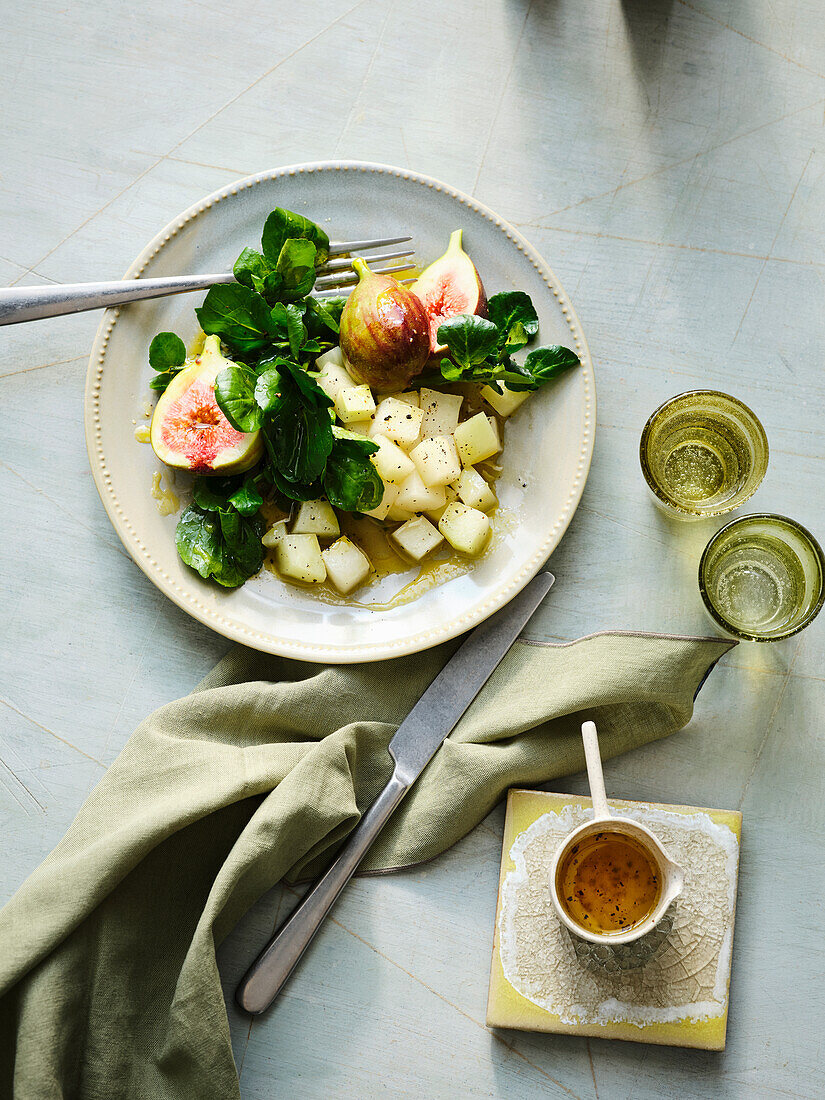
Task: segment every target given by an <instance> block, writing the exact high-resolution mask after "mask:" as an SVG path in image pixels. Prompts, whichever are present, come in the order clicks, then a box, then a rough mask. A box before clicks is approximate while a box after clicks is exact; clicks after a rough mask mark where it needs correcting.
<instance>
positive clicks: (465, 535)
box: [438, 501, 490, 558]
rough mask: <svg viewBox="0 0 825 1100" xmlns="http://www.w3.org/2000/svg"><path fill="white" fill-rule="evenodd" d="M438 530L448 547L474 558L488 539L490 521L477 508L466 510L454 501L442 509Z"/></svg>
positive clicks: (465, 507) (464, 506)
mask: <svg viewBox="0 0 825 1100" xmlns="http://www.w3.org/2000/svg"><path fill="white" fill-rule="evenodd" d="M438 529H439V531H440V532H441V534H442V535H443V536H444V538H445V539H446V540H447V542H449V544H450V546H452V547H454V549H456V550H460V551H461V553H462V554H469V555H470V557H473V558H474V557H476V555H478V554H480V553H481V551H482V550H483V549H484V547H485V545H486V543H487V539H488V538H489V537H490V520H489V519H488V518H487V516H485V514H484V513H483V512H481V511H479V509H478V508H468V507H467V506H466V505H464V504H459V503H458V502H457V501H454V502H453V503H452V504H448V505H447V507H446V508H445V509H444V514H443V515H442V517H441V519H440V520H439V521H438Z"/></svg>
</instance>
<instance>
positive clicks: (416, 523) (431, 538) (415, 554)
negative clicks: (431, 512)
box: [390, 516, 444, 561]
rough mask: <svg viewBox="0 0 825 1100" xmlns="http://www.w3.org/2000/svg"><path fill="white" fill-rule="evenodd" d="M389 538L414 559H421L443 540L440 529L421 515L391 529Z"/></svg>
mask: <svg viewBox="0 0 825 1100" xmlns="http://www.w3.org/2000/svg"><path fill="white" fill-rule="evenodd" d="M390 538H391V539H392V541H393V542H395V543H397V544H398V546H400V547H401V549H402V550H403V551H404V553H405V554H407V555H408V556H409V557H411V558H413V559H414V560H415V561H421V559H422V558H424V557H426V556H427V554H430V553H432V551H433V550H435V548H436V547H437V546H440V545H441V543H442V542H443V541H444V538H443V536H442V534H441V533H440V531H438V530H436V528H435V527H433V525H432V524H431V523H430V521H429V520H428V519H424V517H423V516H418V517H417V518H416V519H409V520H407V522H406V523H402V524H401V526H400V527H398V528H396V530H395V531H393V533H392V534H391V535H390Z"/></svg>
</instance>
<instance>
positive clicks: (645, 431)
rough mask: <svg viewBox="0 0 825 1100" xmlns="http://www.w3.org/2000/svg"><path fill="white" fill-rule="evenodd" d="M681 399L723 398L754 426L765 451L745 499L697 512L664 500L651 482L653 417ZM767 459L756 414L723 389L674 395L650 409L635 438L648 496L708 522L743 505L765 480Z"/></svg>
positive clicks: (762, 433)
mask: <svg viewBox="0 0 825 1100" xmlns="http://www.w3.org/2000/svg"><path fill="white" fill-rule="evenodd" d="M683 397H724V399H725V400H726V401H730V403H731V404H732V405H734V406H738V408H739V409H741V410H742V411H743V412H745V413H747V414H748V416H749V417H751V419H752V420H753V422H754V424H755V425H756V429H757V432H758V434H759V437H760V441H761V443H762V446H763V447H764V448H765V469H764V471H763V472H762V476H761V477H760V478H759V480H758V481H757V482H756V484H755V485H754V487H753V488H752V489H751V491H750V492H749V493H746V494H745V496H743V497H742V498H741V499H740V500H738V501H736V503H735V504H728V503H726V504H725V505H724V506H723V507H720V508H710V509H707V508H703V509H702V510H701V511H699V510H696V509H692V508H685V507H684V505H682V504H676V503H674V501H673V500H671V498H670V497H668V496H667V495H666V494H665V493H664V492H663V491H662V490H661V489H660V487H659V485H658V484H657V483H656V481H655V480H654V477H653V471H652V470H651V467H650V463H649V462H648V460H647V444H648V441H649V439H650V434H651V432H652V431H653V425H654V423H655V421H656V419H657V417H658V416H659V415H660V414H661V413H663V412H664V411H665V409H667V408H668V407H669V406H670V405H673V404H675V403H676V402H677V401H681V400H682V398H683ZM770 456H771V452H770V446H769V444H768V436H767V433H766V432H765V426H764V424H763V423H762V421H761V420H760V419H759V417H758V416H757V415H756V413H755V412H754V411H753V409H752V408H751V407H750V405H746V404H745V402H744V401H742V400H741V399H740V398H738V397H734V396H733V394H730V393H725V392H724V391H723V390H708V389H699V390H685V391H684V392H683V393H677V394H674V395H673V397H669V398H668V399H667V401H663V402H662V404H661V405H659V407H658V408H656V409H654V410H653V412H652V413H651V414H650V416H649V417H648V418H647V420H646V421H645V426H644V427H643V428H642V434H641V436H640V437H639V465H640V466H641V467H642V476H643V477H644V479H645V481H646V482H647V487H648V488H649V489H650V491H651V493H653V495H654V496H655V497H656V498H657V499H658V500H660V501H661V502H662V504H664V505H665V507H666V508H668V509H669V510H670V511H672V512H676V513H678V514H681V515H683V516H691V517H692V518H694V519H712V518H713V517H714V516H724V515H726V514H727V513H728V512H732V511H733V510H734V509H735V508H740V507H741V506H742V505H743V504H745V503H747V501H749V500H750V498H751V497H752V496H753V494H754V493H755V492H756V490H757V489H758V488H759V486H760V485H761V484H762V482H763V481H764V480H765V474H766V473H767V471H768V465H769V463H770Z"/></svg>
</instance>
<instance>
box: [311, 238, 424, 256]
mask: <svg viewBox="0 0 825 1100" xmlns="http://www.w3.org/2000/svg"><path fill="white" fill-rule="evenodd" d="M411 240H412V237H381V238H379V239H378V240H374V241H332V242H331V243H330V246H329V254H330V256H342V255H343V254H344V253H345V252H363V251H364V250H365V249H367V248H385V247H386V246H388V245H391V244H404V242H405V241H411Z"/></svg>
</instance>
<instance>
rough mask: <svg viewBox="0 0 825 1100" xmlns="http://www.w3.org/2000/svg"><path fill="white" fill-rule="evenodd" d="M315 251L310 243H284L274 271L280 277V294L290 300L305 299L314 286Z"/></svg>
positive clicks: (290, 241) (291, 241)
mask: <svg viewBox="0 0 825 1100" xmlns="http://www.w3.org/2000/svg"><path fill="white" fill-rule="evenodd" d="M316 255H317V253H316V249H315V245H314V244H313V243H312V241H304V240H299V241H293V240H289V241H285V242H284V247H283V248H282V249H281V254H280V256H279V257H278V262H277V264H276V265H275V271H276V273H277V274H278V275H280V277H281V288H280V294H281V296H282V297H283V298H285V299H288V300H292V299H295V298H305V297H306V296H307V294H309V292H310V291H311V290H312V288H313V287H314V286H315V262H316Z"/></svg>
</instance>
